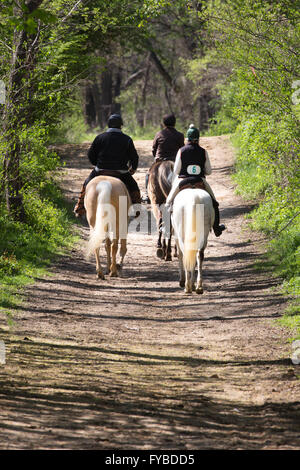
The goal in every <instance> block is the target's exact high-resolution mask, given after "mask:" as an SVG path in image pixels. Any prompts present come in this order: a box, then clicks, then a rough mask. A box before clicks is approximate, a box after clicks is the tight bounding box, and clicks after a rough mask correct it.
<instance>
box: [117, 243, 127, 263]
mask: <svg viewBox="0 0 300 470" xmlns="http://www.w3.org/2000/svg"><path fill="white" fill-rule="evenodd" d="M126 253H127V240H126V239H122V240H121V247H120V257H121V259H120V263H118V264H117V268H118V269H122V268H123V263H124V258H125V255H126Z"/></svg>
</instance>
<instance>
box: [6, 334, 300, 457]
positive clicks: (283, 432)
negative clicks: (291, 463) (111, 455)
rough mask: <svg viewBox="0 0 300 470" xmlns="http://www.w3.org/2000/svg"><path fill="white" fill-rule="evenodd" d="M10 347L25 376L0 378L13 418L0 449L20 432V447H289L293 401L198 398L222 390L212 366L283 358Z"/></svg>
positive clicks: (299, 425) (295, 412)
mask: <svg viewBox="0 0 300 470" xmlns="http://www.w3.org/2000/svg"><path fill="white" fill-rule="evenodd" d="M9 347H10V348H11V349H12V350H14V354H13V355H12V359H11V361H12V366H13V365H14V364H15V365H18V367H19V368H21V369H23V376H22V375H18V376H17V377H16V378H15V379H14V381H13V382H11V381H9V380H7V379H6V377H5V376H0V384H1V387H0V390H1V391H0V396H1V402H2V403H3V405H4V406H5V412H6V416H7V417H9V416H10V415H11V414H12V415H16V416H18V420H17V421H9V420H3V422H2V423H1V428H0V448H4V447H5V448H6V449H10V448H12V449H13V448H14V447H17V446H18V438H20V436H22V440H23V442H26V443H27V444H26V445H25V446H23V447H22V448H23V449H26V448H35V449H37V448H41V447H42V448H44V449H54V448H56V449H63V448H66V449H82V450H84V449H108V448H111V449H136V450H138V449H154V448H164V449H168V448H169V449H231V450H232V449H247V450H250V449H262V448H264V446H268V444H270V443H271V444H272V448H276V446H279V445H281V446H282V445H283V446H284V445H287V446H290V447H291V448H292V447H295V448H297V442H295V436H296V435H299V432H300V420H299V412H300V403H299V402H295V403H289V404H288V405H286V404H278V403H277V404H276V403H272V402H268V403H264V404H262V405H252V406H251V405H247V406H246V405H244V404H241V403H235V402H234V401H232V402H228V401H226V400H222V399H221V398H219V399H213V398H207V396H206V394H207V393H208V391H209V390H211V387H214V389H215V391H217V390H218V388H220V390H221V389H222V386H223V384H222V381H221V380H220V379H218V376H215V377H214V376H211V375H207V374H209V372H210V370H209V369H210V368H211V369H212V372H211V373H213V369H214V366H216V365H224V366H227V365H231V366H232V367H233V368H243V367H247V368H249V367H255V368H264V367H266V366H271V367H272V366H274V365H278V364H279V365H285V364H286V361H285V360H275V361H272V360H260V361H256V360H254V361H216V360H205V359H201V358H192V357H185V356H181V355H178V356H176V355H166V354H145V353H137V352H132V351H128V350H127V351H124V350H116V349H110V348H106V347H98V346H97V347H93V346H79V345H58V344H55V343H51V342H47V343H43V342H34V343H28V342H25V341H23V342H22V341H15V342H11V343H9ZM28 361H30V364H31V369H32V371H31V373H32V376H31V377H30V380H28V378H26V364H28ZM91 364H93V366H92V367H91ZM41 367H42V371H43V370H44V380H43V381H41V377H40V375H41ZM137 367H138V370H139V374H136V370H137ZM85 370H87V371H89V373H88V375H86V374H84V371H85ZM176 370H180V371H181V374H179V375H178V373H176ZM34 371H36V375H35V374H34ZM182 371H184V373H183V372H182ZM212 377H214V379H213V382H214V383H213V384H212ZM197 383H201V384H202V386H201V391H200V393H199V392H197ZM183 390H184V393H182V391H183ZM87 430H88V432H87ZM39 443H42V446H41V447H40V446H39Z"/></svg>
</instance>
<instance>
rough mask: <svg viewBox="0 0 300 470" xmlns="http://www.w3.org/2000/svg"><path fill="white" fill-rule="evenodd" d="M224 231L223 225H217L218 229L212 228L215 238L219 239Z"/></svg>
mask: <svg viewBox="0 0 300 470" xmlns="http://www.w3.org/2000/svg"><path fill="white" fill-rule="evenodd" d="M224 230H226V227H225V225H223V224H222V225H219V226H218V227H216V228H214V232H215V236H216V237H220V236H221V235H222V233H223V232H224Z"/></svg>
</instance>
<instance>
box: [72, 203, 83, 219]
mask: <svg viewBox="0 0 300 470" xmlns="http://www.w3.org/2000/svg"><path fill="white" fill-rule="evenodd" d="M73 212H74V214H75V217H77V218H81V217H84V216H85V207H84V206H81V205H78V204H76V206H75V207H74V211H73Z"/></svg>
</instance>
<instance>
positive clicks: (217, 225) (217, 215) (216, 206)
mask: <svg viewBox="0 0 300 470" xmlns="http://www.w3.org/2000/svg"><path fill="white" fill-rule="evenodd" d="M203 183H204V186H205V190H206V191H207V192H208V193H209V195H210V196H211V199H212V203H213V208H214V211H215V221H214V225H213V230H214V233H215V235H216V237H219V236H220V235H222V232H223V231H224V230H225V229H226V227H225V225H223V224H222V225H220V211H219V203H218V201H217V200H216V198H215V195H214V193H213V190H212V189H211V187H210V185H209V184H208V182H207V181H206V179H205V178H203Z"/></svg>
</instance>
